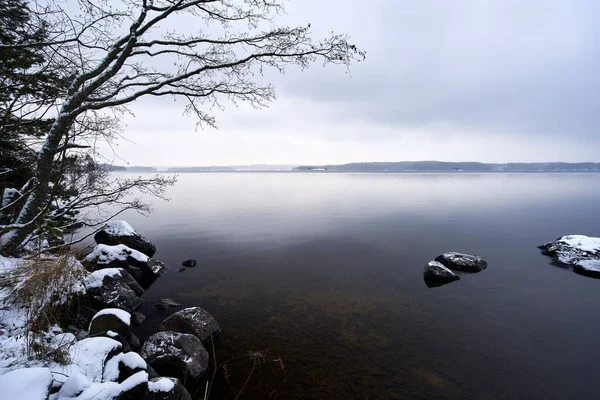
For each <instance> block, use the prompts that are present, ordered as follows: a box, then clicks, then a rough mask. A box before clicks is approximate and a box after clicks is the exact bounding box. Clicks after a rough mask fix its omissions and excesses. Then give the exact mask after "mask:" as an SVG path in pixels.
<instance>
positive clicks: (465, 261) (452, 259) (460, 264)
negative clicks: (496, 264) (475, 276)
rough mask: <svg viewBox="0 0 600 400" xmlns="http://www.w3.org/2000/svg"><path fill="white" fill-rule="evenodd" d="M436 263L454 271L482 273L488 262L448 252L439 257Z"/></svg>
mask: <svg viewBox="0 0 600 400" xmlns="http://www.w3.org/2000/svg"><path fill="white" fill-rule="evenodd" d="M435 261H437V262H439V263H440V264H442V265H443V266H444V267H446V268H449V269H451V270H454V271H463V272H481V271H483V270H484V269H486V268H487V262H486V261H485V260H484V259H483V258H482V257H479V256H473V255H471V254H464V253H456V252H448V253H444V254H442V255H440V256H437V257H436V259H435Z"/></svg>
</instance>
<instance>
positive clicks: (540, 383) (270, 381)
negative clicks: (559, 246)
mask: <svg viewBox="0 0 600 400" xmlns="http://www.w3.org/2000/svg"><path fill="white" fill-rule="evenodd" d="M169 196H170V197H171V198H172V200H171V201H170V202H167V203H158V202H156V203H155V211H154V213H153V214H152V216H151V217H150V218H144V217H140V216H137V215H135V214H128V215H125V216H124V218H126V219H127V220H129V221H130V223H131V224H132V225H133V226H134V227H135V228H136V229H137V230H138V231H139V232H141V233H142V234H144V235H145V236H147V237H149V238H150V239H151V240H152V241H153V242H154V243H155V244H156V245H157V247H158V252H157V254H156V256H155V257H156V258H158V259H160V260H162V261H163V262H165V263H166V264H167V265H170V266H171V269H170V270H169V272H168V273H167V274H166V275H164V276H162V277H161V278H160V279H159V280H158V281H157V282H156V283H155V284H154V285H153V286H152V287H151V288H150V289H149V290H148V291H147V292H146V293H145V295H144V297H145V299H146V302H147V303H146V305H145V306H144V309H143V311H145V312H146V313H148V314H149V315H150V317H149V318H148V319H147V321H146V322H145V323H144V326H142V328H141V330H140V334H141V335H142V336H144V334H147V333H149V332H151V330H152V329H155V327H156V324H157V323H158V322H160V320H161V319H162V318H164V316H165V315H166V314H165V313H163V312H157V311H155V310H154V308H153V304H154V302H155V301H156V300H158V299H160V298H163V297H171V298H173V299H175V300H177V301H178V302H180V303H182V305H183V306H192V305H198V306H201V307H203V308H205V309H206V310H208V311H209V312H210V313H211V314H213V315H214V316H215V317H216V318H217V320H218V321H219V323H220V325H221V327H222V329H223V333H222V335H221V336H220V338H219V339H218V340H217V342H216V343H215V347H216V349H215V351H216V354H217V357H216V358H217V361H218V363H221V362H224V361H226V360H227V359H229V358H231V357H234V356H238V355H244V354H246V353H247V352H248V351H261V352H266V357H265V360H264V362H263V363H260V364H258V365H256V366H255V368H254V370H253V371H252V376H251V377H250V379H249V380H248V383H247V385H246V387H245V389H244V391H243V394H242V396H241V397H240V398H246V399H252V398H270V399H290V398H291V399H293V398H298V399H311V398H313V399H328V398H332V399H403V398H406V399H432V398H440V399H441V398H444V399H508V398H511V399H514V398H529V399H565V398H578V399H584V398H585V399H588V398H590V399H591V398H598V395H599V393H598V392H599V390H598V384H597V376H598V372H599V371H600V369H599V367H598V359H599V354H598V352H599V350H598V349H600V321H599V320H598V318H597V316H598V312H597V310H598V306H599V304H600V280H594V279H590V278H586V277H582V276H579V275H576V274H574V273H572V272H570V271H568V270H564V269H560V268H557V267H553V266H551V265H549V259H548V258H547V257H545V256H542V255H541V254H540V253H539V250H538V249H537V248H536V246H537V245H539V244H542V243H544V242H546V241H550V240H553V239H555V238H556V237H558V236H561V235H565V234H588V235H596V236H600V212H599V211H600V209H599V206H598V204H599V203H598V199H599V198H600V174H448V175H446V174H318V173H312V174H311V173H198V174H182V175H180V177H179V182H178V184H177V185H176V187H174V188H172V189H171V190H170V191H169ZM445 251H460V252H467V253H473V254H478V255H481V256H483V257H485V258H486V259H487V260H488V263H489V267H488V269H486V270H485V271H483V272H482V273H479V274H463V275H462V277H461V280H459V281H457V282H454V283H452V284H450V285H446V286H443V287H440V288H432V289H430V288H427V287H426V286H425V284H424V282H423V266H424V265H425V264H426V263H427V262H428V261H430V260H432V259H433V258H435V257H436V256H437V255H438V254H440V253H442V252H445ZM190 257H194V258H196V259H198V266H197V267H196V268H194V269H188V270H186V271H184V272H181V273H179V272H177V271H178V269H179V268H178V264H179V263H180V262H181V261H182V260H184V259H187V258H190ZM279 358H280V359H281V360H282V361H283V364H282V363H280V362H279V361H277V362H275V361H273V360H275V359H279ZM211 362H212V361H211ZM252 366H253V362H252V360H251V359H250V358H249V357H240V358H236V359H234V360H232V361H229V362H227V371H226V373H223V369H222V368H220V369H219V373H218V374H217V377H216V380H215V384H214V388H213V391H212V392H213V398H231V399H233V398H235V396H236V395H237V393H238V392H239V390H240V389H241V387H242V386H243V384H244V382H245V381H246V378H247V376H248V374H249V373H250V370H251V369H252ZM282 366H283V367H284V368H282ZM202 391H203V390H202Z"/></svg>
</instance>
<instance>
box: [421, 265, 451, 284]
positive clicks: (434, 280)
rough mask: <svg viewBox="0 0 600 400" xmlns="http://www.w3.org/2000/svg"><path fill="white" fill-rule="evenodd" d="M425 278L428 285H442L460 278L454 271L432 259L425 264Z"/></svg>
mask: <svg viewBox="0 0 600 400" xmlns="http://www.w3.org/2000/svg"><path fill="white" fill-rule="evenodd" d="M423 278H424V279H425V284H426V285H427V286H428V287H436V286H442V285H445V284H447V283H450V282H454V281H457V280H459V279H460V277H459V276H457V275H455V274H454V272H452V271H450V270H449V269H448V268H446V267H444V266H443V265H442V264H441V263H439V262H437V261H430V262H429V263H428V264H427V265H426V266H425V271H424V274H423Z"/></svg>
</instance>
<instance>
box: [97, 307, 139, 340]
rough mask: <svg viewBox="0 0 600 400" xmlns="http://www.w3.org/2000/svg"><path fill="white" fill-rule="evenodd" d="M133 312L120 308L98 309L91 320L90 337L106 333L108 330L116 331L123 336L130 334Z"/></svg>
mask: <svg viewBox="0 0 600 400" xmlns="http://www.w3.org/2000/svg"><path fill="white" fill-rule="evenodd" d="M130 326H131V314H129V313H128V312H127V311H124V310H121V309H120V308H105V309H104V310H100V311H98V312H97V313H96V314H95V315H94V316H93V317H92V322H90V328H89V332H90V335H89V336H90V337H94V336H103V335H106V333H107V332H108V331H112V332H116V333H118V334H119V335H121V336H127V335H129V327H130Z"/></svg>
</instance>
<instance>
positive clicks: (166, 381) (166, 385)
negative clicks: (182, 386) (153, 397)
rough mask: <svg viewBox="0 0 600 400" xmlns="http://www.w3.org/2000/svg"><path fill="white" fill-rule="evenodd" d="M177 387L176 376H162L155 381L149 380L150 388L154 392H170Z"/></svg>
mask: <svg viewBox="0 0 600 400" xmlns="http://www.w3.org/2000/svg"><path fill="white" fill-rule="evenodd" d="M174 387H175V378H160V379H157V380H156V381H154V382H148V390H149V391H151V392H154V393H158V392H163V393H168V392H170V391H171V390H173V388H174Z"/></svg>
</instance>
